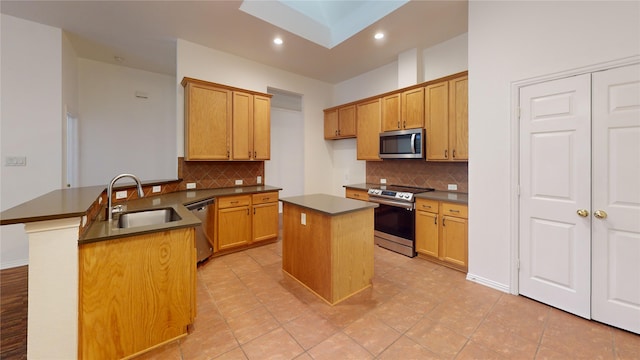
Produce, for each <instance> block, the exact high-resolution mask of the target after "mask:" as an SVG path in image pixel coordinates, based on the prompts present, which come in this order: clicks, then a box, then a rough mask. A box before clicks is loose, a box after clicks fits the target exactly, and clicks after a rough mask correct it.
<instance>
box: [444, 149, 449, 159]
mask: <svg viewBox="0 0 640 360" xmlns="http://www.w3.org/2000/svg"><path fill="white" fill-rule="evenodd" d="M444 158H445V159H448V158H449V150H445V151H444Z"/></svg>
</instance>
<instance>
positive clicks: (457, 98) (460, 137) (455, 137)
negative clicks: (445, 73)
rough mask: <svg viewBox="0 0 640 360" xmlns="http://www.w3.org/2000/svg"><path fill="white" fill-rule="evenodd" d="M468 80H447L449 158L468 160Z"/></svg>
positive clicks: (464, 78)
mask: <svg viewBox="0 0 640 360" xmlns="http://www.w3.org/2000/svg"><path fill="white" fill-rule="evenodd" d="M467 89H468V80H467V77H466V76H464V77H461V78H458V79H454V80H451V81H449V151H450V152H451V160H454V161H455V160H462V161H467V160H469V125H468V124H469V116H468V105H467V104H468V98H469V96H468V91H467Z"/></svg>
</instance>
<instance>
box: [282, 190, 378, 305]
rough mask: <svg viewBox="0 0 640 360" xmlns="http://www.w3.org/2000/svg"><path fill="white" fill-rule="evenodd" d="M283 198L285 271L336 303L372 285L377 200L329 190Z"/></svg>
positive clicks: (283, 261)
mask: <svg viewBox="0 0 640 360" xmlns="http://www.w3.org/2000/svg"><path fill="white" fill-rule="evenodd" d="M280 200H281V201H282V202H283V230H282V269H283V270H284V271H285V273H287V274H288V275H290V276H291V277H292V278H294V279H295V280H297V281H298V282H300V283H301V284H302V285H304V286H305V287H306V288H307V289H309V290H311V291H312V292H313V293H315V294H316V295H318V296H319V297H320V298H322V299H323V300H324V301H326V302H327V303H329V304H331V305H335V304H337V303H339V302H341V301H343V300H345V299H347V298H349V297H351V296H353V295H355V294H357V293H358V292H360V291H362V290H364V289H366V288H368V287H370V286H371V280H372V278H373V248H374V243H373V209H374V208H376V207H378V204H375V203H369V202H365V201H358V200H352V199H345V198H342V197H337V196H331V195H325V194H314V195H304V196H296V197H289V198H284V199H280Z"/></svg>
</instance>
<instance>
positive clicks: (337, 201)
mask: <svg viewBox="0 0 640 360" xmlns="http://www.w3.org/2000/svg"><path fill="white" fill-rule="evenodd" d="M280 201H282V202H283V203H289V204H293V205H298V206H301V207H304V208H308V209H310V210H315V211H319V212H321V213H324V214H327V215H330V216H335V215H341V214H345V213H349V212H353V211H360V210H365V209H373V208H376V207H378V204H376V203H371V202H366V201H360V200H353V199H347V198H343V197H340V196H333V195H327V194H312V195H302V196H292V197H288V198H283V199H280Z"/></svg>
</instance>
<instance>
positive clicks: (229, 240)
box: [214, 191, 279, 251]
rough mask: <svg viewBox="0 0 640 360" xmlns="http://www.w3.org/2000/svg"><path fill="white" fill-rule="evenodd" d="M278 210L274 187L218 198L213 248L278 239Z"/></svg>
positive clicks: (222, 249) (241, 245) (229, 247)
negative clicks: (271, 189)
mask: <svg viewBox="0 0 640 360" xmlns="http://www.w3.org/2000/svg"><path fill="white" fill-rule="evenodd" d="M278 210H279V209H278V192H277V191H273V192H266V193H257V194H252V195H233V196H223V197H219V198H217V199H216V214H217V220H216V222H215V224H216V225H215V227H216V236H215V238H214V248H215V251H225V250H232V249H238V248H242V247H246V246H249V245H252V244H255V243H258V242H262V241H267V240H274V239H277V238H278V213H279V211H278Z"/></svg>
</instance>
